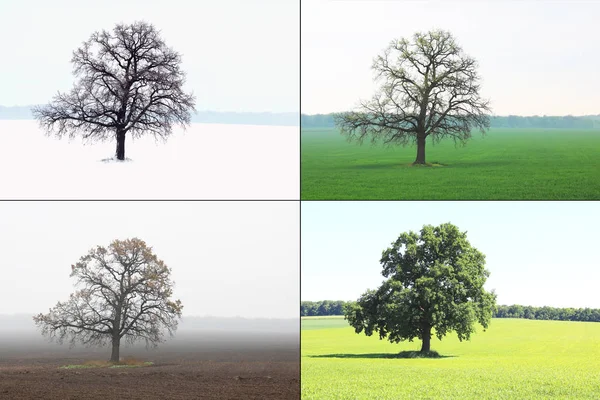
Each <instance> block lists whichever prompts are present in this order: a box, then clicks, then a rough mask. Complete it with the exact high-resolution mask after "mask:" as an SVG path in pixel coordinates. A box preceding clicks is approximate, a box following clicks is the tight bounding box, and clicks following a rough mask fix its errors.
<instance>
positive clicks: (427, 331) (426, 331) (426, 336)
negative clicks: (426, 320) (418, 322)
mask: <svg viewBox="0 0 600 400" xmlns="http://www.w3.org/2000/svg"><path fill="white" fill-rule="evenodd" d="M430 350H431V326H424V327H423V345H422V346H421V353H426V352H428V351H430Z"/></svg>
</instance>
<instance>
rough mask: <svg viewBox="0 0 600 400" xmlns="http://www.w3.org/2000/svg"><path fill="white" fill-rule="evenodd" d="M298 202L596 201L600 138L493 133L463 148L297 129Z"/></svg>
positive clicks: (595, 133)
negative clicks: (421, 147) (388, 143)
mask: <svg viewBox="0 0 600 400" xmlns="http://www.w3.org/2000/svg"><path fill="white" fill-rule="evenodd" d="M301 138H302V140H301V141H302V143H301V147H302V155H301V157H302V199H303V200H346V199H354V200H369V199H377V200H491V199H492V200H592V199H593V200H598V199H600V157H599V156H598V155H599V154H600V131H599V130H589V131H587V130H573V131H569V130H564V129H491V130H490V131H489V132H488V133H487V134H486V135H485V136H482V135H481V134H480V133H478V132H476V133H474V134H473V138H472V139H471V140H470V141H469V142H468V143H467V145H466V146H465V147H455V145H454V142H453V141H452V140H444V141H442V142H441V143H439V144H436V145H432V144H431V142H430V141H428V142H427V146H426V157H427V159H426V161H427V162H428V163H429V164H430V165H431V166H434V168H432V167H426V166H422V167H414V166H412V162H413V161H414V160H415V157H416V148H415V146H407V147H393V148H387V147H383V146H381V145H378V146H371V145H370V143H365V144H364V145H362V146H359V145H358V144H356V143H348V142H347V141H346V139H345V137H343V136H342V135H340V134H339V132H338V131H337V130H336V129H332V128H323V129H315V128H313V129H302V131H301Z"/></svg>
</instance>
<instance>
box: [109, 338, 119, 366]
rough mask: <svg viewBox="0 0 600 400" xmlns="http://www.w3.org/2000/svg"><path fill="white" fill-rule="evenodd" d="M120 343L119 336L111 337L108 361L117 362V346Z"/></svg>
mask: <svg viewBox="0 0 600 400" xmlns="http://www.w3.org/2000/svg"><path fill="white" fill-rule="evenodd" d="M120 345H121V338H120V337H116V338H115V337H113V340H112V353H111V355H110V361H111V362H114V363H117V362H119V346H120Z"/></svg>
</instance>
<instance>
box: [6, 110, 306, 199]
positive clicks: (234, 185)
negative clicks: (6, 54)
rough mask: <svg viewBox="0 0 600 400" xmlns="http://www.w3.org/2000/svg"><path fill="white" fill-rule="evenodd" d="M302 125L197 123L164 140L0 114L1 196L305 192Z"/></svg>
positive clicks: (272, 195) (293, 195) (292, 195)
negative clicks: (93, 134)
mask: <svg viewBox="0 0 600 400" xmlns="http://www.w3.org/2000/svg"><path fill="white" fill-rule="evenodd" d="M299 142H300V140H299V128H298V127H289V126H285V127H284V126H258V125H221V124H192V125H191V126H190V127H188V128H187V130H185V131H184V130H183V129H181V128H179V127H177V128H175V129H174V133H173V135H172V136H171V137H170V138H169V139H168V140H167V142H166V143H163V142H161V141H159V142H155V140H154V138H152V137H145V138H142V139H138V140H132V139H131V138H130V137H128V138H127V140H126V143H125V156H126V157H127V158H129V159H131V161H128V162H103V161H102V160H103V159H107V158H111V157H113V156H114V153H115V146H116V142H106V143H94V144H83V143H82V141H81V140H79V139H77V140H74V141H71V142H69V141H68V140H67V139H60V140H59V139H57V138H55V137H48V136H46V135H45V134H44V132H43V131H42V130H40V129H39V127H38V125H37V122H36V121H6V120H5V121H0V199H19V200H20V199H98V200H104V199H161V200H162V199H197V200H222V199H236V200H246V199H258V200H270V199H275V200H280V199H299V196H300V190H299V186H300V182H299V179H300V148H299Z"/></svg>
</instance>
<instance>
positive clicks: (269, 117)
mask: <svg viewBox="0 0 600 400" xmlns="http://www.w3.org/2000/svg"><path fill="white" fill-rule="evenodd" d="M31 107H32V106H22V107H19V106H17V107H4V106H0V120H5V119H11V120H32V119H34V118H33V114H32V112H31ZM191 122H198V123H204V124H239V125H278V126H298V113H296V112H281V113H271V112H221V111H196V113H195V114H192V115H191Z"/></svg>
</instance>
